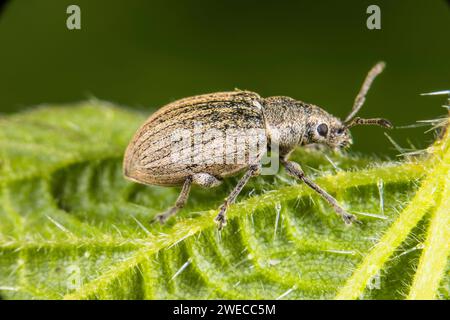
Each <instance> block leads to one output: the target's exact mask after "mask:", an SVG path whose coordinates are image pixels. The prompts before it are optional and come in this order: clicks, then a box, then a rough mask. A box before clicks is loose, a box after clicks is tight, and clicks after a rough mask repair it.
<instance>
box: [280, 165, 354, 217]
mask: <svg viewBox="0 0 450 320" xmlns="http://www.w3.org/2000/svg"><path fill="white" fill-rule="evenodd" d="M281 163H282V164H283V166H284V167H285V169H286V171H287V173H288V174H290V175H292V176H294V177H296V178H298V179H300V180H302V181H303V182H304V183H305V184H306V185H307V186H308V187H310V188H311V189H313V190H314V191H316V192H317V193H318V194H320V195H321V196H322V198H324V199H325V200H326V201H327V202H328V203H329V204H330V205H331V206H332V207H333V209H334V211H336V213H337V214H338V215H340V216H341V217H342V219H343V220H344V222H345V223H346V224H351V223H352V222H353V221H355V220H356V217H355V216H354V215H353V214H350V213H348V212H347V211H345V210H344V209H343V208H342V207H341V206H340V205H339V203H338V202H337V201H336V199H335V198H333V197H332V196H331V195H329V194H328V193H327V192H326V191H325V190H323V189H322V188H321V187H319V186H318V185H317V184H316V183H314V181H312V180H310V179H309V178H308V177H306V176H305V173H304V172H303V170H302V169H301V167H300V165H299V164H298V163H296V162H293V161H287V160H284V159H281Z"/></svg>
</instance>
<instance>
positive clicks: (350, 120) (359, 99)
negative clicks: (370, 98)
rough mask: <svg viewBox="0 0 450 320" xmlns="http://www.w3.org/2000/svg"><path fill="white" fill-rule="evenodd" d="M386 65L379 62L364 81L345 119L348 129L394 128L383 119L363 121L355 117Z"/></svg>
mask: <svg viewBox="0 0 450 320" xmlns="http://www.w3.org/2000/svg"><path fill="white" fill-rule="evenodd" d="M385 66H386V64H385V63H384V62H383V61H380V62H378V63H377V64H376V65H375V66H373V67H372V69H370V71H369V73H368V74H367V76H366V79H364V82H363V84H362V86H361V89H360V90H359V93H358V95H357V96H356V98H355V102H354V103H353V108H352V111H351V112H350V113H349V115H348V116H347V118H345V125H346V127H347V128H351V127H354V126H356V125H378V126H381V127H385V128H392V127H393V126H392V124H391V123H390V122H389V121H388V120H386V119H382V118H373V119H362V118H359V117H356V118H354V116H355V115H356V114H357V113H358V112H359V110H361V107H362V106H363V104H364V102H365V101H366V95H367V92H368V91H369V89H370V87H371V85H372V82H373V80H375V78H376V77H377V76H378V75H379V74H380V73H381V72H383V70H384V67H385Z"/></svg>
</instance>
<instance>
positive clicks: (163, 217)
mask: <svg viewBox="0 0 450 320" xmlns="http://www.w3.org/2000/svg"><path fill="white" fill-rule="evenodd" d="M191 185H192V177H187V178H186V180H185V181H184V184H183V188H182V189H181V192H180V195H179V196H178V199H177V201H176V202H175V205H174V206H173V207H171V208H170V209H168V210H166V211H165V212H164V213H162V214H159V215H157V216H156V217H155V218H154V219H153V221H159V222H160V223H161V224H162V223H164V222H166V221H167V219H169V218H170V217H171V216H173V215H175V214H177V212H178V211H180V209H181V208H183V207H184V205H185V204H186V202H187V199H188V197H189V191H190V190H191Z"/></svg>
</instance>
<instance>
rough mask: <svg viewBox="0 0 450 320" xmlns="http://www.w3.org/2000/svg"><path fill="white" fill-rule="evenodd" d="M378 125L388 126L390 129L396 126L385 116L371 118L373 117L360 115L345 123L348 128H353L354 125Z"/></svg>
mask: <svg viewBox="0 0 450 320" xmlns="http://www.w3.org/2000/svg"><path fill="white" fill-rule="evenodd" d="M371 124H372V125H376V126H380V127H384V128H388V129H392V128H393V127H394V126H393V125H392V123H391V122H390V121H389V120H387V119H383V118H371V119H363V118H360V117H355V118H353V119H352V120H350V121H349V122H347V123H346V124H345V126H346V127H347V128H351V127H354V126H359V125H371Z"/></svg>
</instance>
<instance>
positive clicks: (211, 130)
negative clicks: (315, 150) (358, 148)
mask: <svg viewBox="0 0 450 320" xmlns="http://www.w3.org/2000/svg"><path fill="white" fill-rule="evenodd" d="M383 68H384V63H383V62H380V63H378V64H376V65H375V66H374V67H373V68H372V69H371V70H370V72H369V73H368V75H367V77H366V79H365V81H364V83H363V85H362V87H361V90H360V92H359V93H358V95H357V97H356V99H355V102H354V105H353V109H352V111H351V112H350V114H349V115H348V116H347V117H346V119H345V121H341V120H340V119H338V118H336V117H334V116H333V115H331V114H329V113H327V112H326V111H325V110H323V109H322V108H320V107H318V106H315V105H313V104H308V103H304V102H301V101H297V100H295V99H292V98H289V97H283V96H277V97H268V98H262V97H260V96H259V95H258V94H257V93H254V92H249V91H241V90H236V91H233V92H219V93H211V94H204V95H199V96H194V97H190V98H184V99H181V100H178V101H175V102H172V103H170V104H168V105H166V106H165V107H163V108H161V109H160V110H158V111H157V112H155V113H154V114H153V115H152V116H150V117H149V118H148V119H147V121H146V122H145V123H144V124H143V125H142V126H141V128H140V129H139V130H138V131H137V132H136V134H135V136H134V138H133V139H132V141H131V142H130V144H129V145H128V147H127V150H126V152H125V158H124V175H125V177H127V178H128V179H130V180H133V181H135V182H138V183H143V184H150V185H160V186H177V185H182V186H183V188H182V190H181V193H180V195H179V197H178V199H177V201H176V203H175V205H174V206H173V207H172V208H170V209H169V210H167V211H166V212H165V213H163V214H161V215H158V216H157V220H159V221H160V222H164V221H166V220H167V219H168V218H169V217H170V216H172V215H174V214H176V213H177V212H178V210H179V209H181V208H182V207H183V206H184V204H185V203H186V201H187V199H188V196H189V191H190V188H191V185H192V184H196V185H199V186H202V187H205V188H211V187H215V186H218V185H219V184H220V183H221V182H222V179H223V178H226V177H228V176H233V175H236V174H238V173H239V172H241V171H245V174H244V175H243V177H242V178H241V179H240V181H239V182H238V184H237V185H236V186H235V188H234V189H233V191H232V192H231V193H230V195H229V196H228V197H227V199H226V200H225V202H224V204H223V205H222V206H221V208H220V211H219V214H218V215H217V217H216V221H217V222H218V225H219V228H222V227H223V226H224V225H225V223H226V217H225V214H226V211H227V208H228V206H229V205H230V204H232V203H233V202H234V201H235V199H236V197H237V196H238V194H239V193H240V191H241V190H242V188H243V187H244V186H245V184H246V183H247V181H248V180H249V179H250V178H251V177H253V176H255V175H258V174H259V172H260V167H261V158H262V156H263V155H264V153H265V152H266V151H267V150H268V149H270V148H271V147H273V146H274V144H276V146H277V148H278V149H279V154H280V163H281V164H282V165H283V166H284V167H285V169H286V171H287V173H288V174H290V175H292V176H294V177H296V178H298V179H299V180H301V181H303V182H304V183H305V184H307V185H308V186H309V187H311V188H312V189H313V190H315V191H316V192H318V193H319V194H320V195H321V196H322V197H323V198H324V199H325V200H326V201H327V202H328V203H329V204H330V205H331V206H332V207H333V208H334V210H335V211H336V213H338V214H339V215H340V216H341V217H342V218H343V219H344V221H345V222H346V223H351V222H352V221H353V220H355V217H354V216H353V215H352V214H350V213H348V212H347V211H345V210H344V209H343V208H342V207H341V206H340V205H339V203H338V202H337V201H336V200H335V199H334V198H333V197H332V196H331V195H329V194H328V193H327V192H326V191H325V190H323V189H322V188H320V187H319V186H318V185H317V184H315V183H314V182H313V181H312V180H310V179H309V178H308V177H306V176H305V174H304V173H303V171H302V169H301V167H300V165H299V164H298V163H295V162H292V161H289V160H288V157H289V154H290V153H291V152H292V151H293V150H294V149H295V148H296V147H298V146H304V145H308V144H311V143H321V144H325V145H327V146H329V147H331V148H334V149H339V148H345V147H348V146H349V145H350V144H351V143H352V139H351V135H350V131H349V128H351V127H353V126H355V125H378V126H382V127H386V128H391V127H392V125H391V123H390V122H389V121H388V120H386V119H381V118H374V119H362V118H359V117H355V115H356V114H357V112H358V111H359V110H360V109H361V107H362V105H363V103H364V101H365V96H366V94H367V91H368V90H369V88H370V85H371V84H372V82H373V80H374V78H375V77H376V76H377V75H378V74H380V73H381V72H382V70H383ZM243 135H244V136H245V139H244V140H242V138H243ZM222 137H226V139H222ZM230 137H231V139H230V140H227V139H228V138H230ZM248 137H249V139H247V138H248ZM229 141H233V143H234V145H232V146H231V147H230V145H229V144H228V143H229ZM175 149H176V152H174V150H175ZM174 155H176V157H174ZM225 159H226V160H227V161H225ZM229 159H232V160H233V161H228V160H229ZM236 159H245V161H235V160H236Z"/></svg>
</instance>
